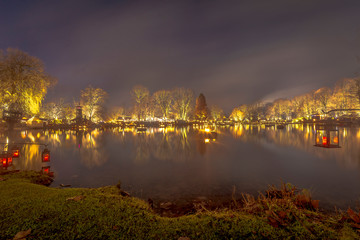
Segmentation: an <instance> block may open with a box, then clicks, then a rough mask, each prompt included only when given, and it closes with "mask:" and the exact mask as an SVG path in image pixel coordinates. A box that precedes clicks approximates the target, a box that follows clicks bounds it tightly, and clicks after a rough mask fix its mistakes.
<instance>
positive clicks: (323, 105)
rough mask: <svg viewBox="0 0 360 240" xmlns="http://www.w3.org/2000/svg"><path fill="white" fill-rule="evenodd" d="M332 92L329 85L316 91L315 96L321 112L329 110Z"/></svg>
mask: <svg viewBox="0 0 360 240" xmlns="http://www.w3.org/2000/svg"><path fill="white" fill-rule="evenodd" d="M331 94H332V91H331V89H330V88H328V87H323V88H320V89H318V90H317V91H315V98H316V100H317V105H318V108H319V109H320V112H327V110H328V104H329V100H330V98H331Z"/></svg>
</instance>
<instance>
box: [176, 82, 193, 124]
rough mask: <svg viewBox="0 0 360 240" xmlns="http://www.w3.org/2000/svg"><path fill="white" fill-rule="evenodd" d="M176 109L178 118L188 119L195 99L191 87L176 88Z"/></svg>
mask: <svg viewBox="0 0 360 240" xmlns="http://www.w3.org/2000/svg"><path fill="white" fill-rule="evenodd" d="M173 99H174V111H175V112H176V115H177V118H178V119H181V120H187V119H188V118H189V113H190V111H191V108H192V103H193V101H194V94H193V92H192V91H191V90H190V89H185V88H176V89H175V90H174V91H173Z"/></svg>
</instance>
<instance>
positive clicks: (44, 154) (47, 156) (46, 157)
mask: <svg viewBox="0 0 360 240" xmlns="http://www.w3.org/2000/svg"><path fill="white" fill-rule="evenodd" d="M41 158H42V161H43V162H50V151H49V149H47V148H45V149H44V151H43V152H42V154H41Z"/></svg>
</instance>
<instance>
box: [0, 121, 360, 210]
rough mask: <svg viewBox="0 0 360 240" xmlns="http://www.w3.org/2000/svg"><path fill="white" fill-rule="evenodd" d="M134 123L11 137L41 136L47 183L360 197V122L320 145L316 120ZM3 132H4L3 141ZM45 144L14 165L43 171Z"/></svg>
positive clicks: (141, 191) (347, 200)
mask: <svg viewBox="0 0 360 240" xmlns="http://www.w3.org/2000/svg"><path fill="white" fill-rule="evenodd" d="M212 131H216V132H217V135H216V137H214V136H213V135H209V133H206V132H205V131H203V129H201V128H200V127H194V128H193V127H187V128H173V127H172V128H149V129H147V131H145V132H137V131H136V129H134V128H125V129H119V128H115V129H111V130H105V131H99V130H94V131H92V132H74V131H43V130H31V131H30V130H28V131H23V132H16V133H14V134H13V135H12V136H11V137H10V141H15V142H27V143H30V142H33V143H46V144H48V147H49V149H50V151H51V159H52V160H51V163H50V166H51V170H52V171H54V172H55V181H54V183H53V185H52V186H58V185H59V184H61V183H63V184H71V185H72V186H73V187H97V186H104V185H114V184H116V183H117V182H118V181H119V180H121V182H122V186H123V188H124V189H126V190H128V191H130V192H131V193H132V194H133V195H135V196H139V197H143V198H147V197H152V198H156V197H157V198H164V199H172V198H179V197H182V198H186V197H196V196H214V195H216V196H231V191H232V187H233V186H236V189H237V192H238V193H239V192H242V191H245V192H250V193H256V192H257V191H259V190H264V189H265V188H266V187H267V185H269V184H279V183H280V182H281V181H285V182H291V183H293V184H294V185H297V186H299V187H302V188H309V189H310V190H311V191H312V192H313V194H314V197H315V198H317V199H320V200H321V201H322V202H324V203H326V204H329V205H334V204H336V205H337V206H340V207H346V206H347V205H352V206H355V204H356V203H357V201H358V200H359V199H360V181H359V179H360V148H359V147H358V146H359V143H360V129H359V128H342V127H340V128H339V133H340V134H339V142H340V146H341V148H338V149H324V148H317V147H314V146H313V145H314V144H315V126H314V125H287V126H286V127H285V129H277V128H276V127H275V126H265V125H262V126H249V125H246V126H242V125H235V126H233V127H217V128H215V127H213V128H212ZM5 138H6V136H5V135H4V134H3V135H1V142H4V141H5ZM42 149H43V146H39V145H31V144H25V145H22V146H21V154H22V156H21V157H20V158H19V159H15V160H14V162H13V166H12V167H11V168H13V169H25V170H37V171H39V170H41V168H42V167H43V166H44V163H42V162H41V152H42Z"/></svg>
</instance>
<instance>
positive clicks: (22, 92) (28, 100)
mask: <svg viewBox="0 0 360 240" xmlns="http://www.w3.org/2000/svg"><path fill="white" fill-rule="evenodd" d="M55 82H56V80H55V79H54V78H52V77H51V76H50V75H49V74H47V73H46V72H45V70H44V64H43V63H42V62H41V61H40V60H39V59H38V58H36V57H33V56H30V55H29V54H27V53H25V52H22V51H20V50H18V49H12V48H9V49H7V50H6V51H5V52H3V51H0V94H1V99H0V103H1V105H2V108H3V109H6V110H12V111H21V112H23V113H25V114H28V115H35V114H37V113H39V110H40V107H41V103H42V100H43V99H44V97H45V95H46V93H47V89H48V88H49V87H50V86H51V85H53V84H54V83H55Z"/></svg>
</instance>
